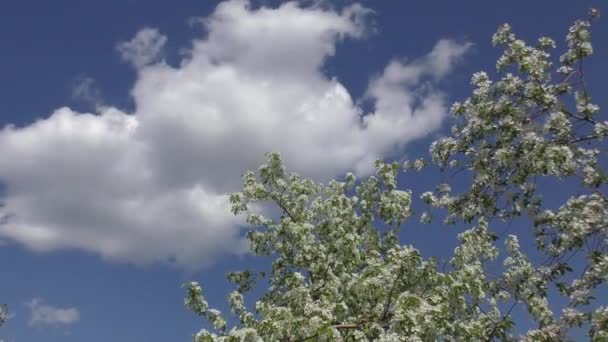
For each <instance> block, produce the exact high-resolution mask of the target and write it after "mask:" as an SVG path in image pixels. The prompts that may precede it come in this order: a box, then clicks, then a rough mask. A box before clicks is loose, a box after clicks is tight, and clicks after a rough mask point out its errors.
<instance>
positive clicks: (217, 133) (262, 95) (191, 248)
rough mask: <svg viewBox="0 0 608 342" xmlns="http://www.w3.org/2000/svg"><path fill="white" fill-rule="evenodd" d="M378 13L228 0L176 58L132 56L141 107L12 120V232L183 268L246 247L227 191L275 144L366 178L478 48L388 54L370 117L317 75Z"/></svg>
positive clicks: (41, 244) (429, 118) (6, 156)
mask: <svg viewBox="0 0 608 342" xmlns="http://www.w3.org/2000/svg"><path fill="white" fill-rule="evenodd" d="M367 12H368V11H367V10H366V9H364V8H362V7H360V6H357V5H355V6H350V7H348V8H346V9H344V10H342V11H341V12H335V11H331V10H324V9H321V8H318V7H314V8H302V7H300V5H298V4H297V3H292V2H291V3H286V4H283V5H281V6H280V7H278V8H251V7H250V5H249V4H248V2H246V1H238V0H235V1H228V2H223V3H221V4H220V5H219V6H218V7H217V9H216V10H215V12H214V13H213V14H212V15H211V16H210V17H208V18H205V19H204V20H203V21H202V22H203V23H204V25H205V26H206V29H207V34H206V36H205V37H204V38H200V39H196V40H194V41H193V44H192V48H191V50H190V51H189V53H188V56H187V57H185V58H184V59H183V60H182V62H181V64H180V65H179V66H178V67H172V66H169V65H166V64H165V63H163V62H157V63H153V64H149V63H150V62H151V61H153V60H156V59H154V58H153V59H145V58H144V59H143V60H145V62H141V63H140V62H135V61H134V62H133V63H134V64H136V65H137V66H138V68H139V69H138V72H139V76H138V80H137V82H136V84H135V86H134V88H133V91H132V94H133V96H134V100H135V103H136V110H135V112H134V113H123V112H121V111H119V110H117V109H114V108H104V109H101V110H100V111H101V112H100V113H98V114H97V115H94V114H86V113H76V112H74V111H73V110H71V109H69V108H61V109H58V110H56V111H55V112H54V113H53V114H52V115H51V116H50V117H49V118H47V119H44V120H40V121H38V122H35V123H33V124H31V125H29V126H26V127H23V128H15V127H7V128H5V129H4V130H2V131H0V155H2V156H3V158H1V159H0V179H1V180H3V181H4V182H5V183H6V185H7V187H8V195H7V196H6V198H5V206H4V207H3V208H0V216H2V215H10V216H9V217H8V218H7V222H6V223H5V224H4V225H1V226H0V237H4V238H9V239H12V240H15V241H18V242H20V243H22V244H24V245H26V246H28V247H29V248H31V249H34V250H37V251H48V250H54V249H58V248H78V249H82V250H87V251H92V252H96V253H99V254H100V255H102V256H103V257H106V258H110V259H114V260H124V261H128V262H134V263H151V262H158V261H160V262H166V261H168V260H173V261H175V262H176V263H177V264H179V265H181V266H183V267H192V266H200V265H205V264H208V263H211V262H213V261H214V260H217V258H218V257H220V256H221V255H223V254H225V253H228V252H233V253H235V252H241V251H242V247H243V244H242V243H241V242H239V241H240V240H239V238H238V236H239V228H238V226H239V224H240V223H242V221H241V218H236V217H233V216H232V215H231V214H230V212H229V209H228V203H227V197H226V194H227V193H228V192H231V191H236V190H238V188H239V184H240V175H241V174H242V173H243V172H244V171H245V170H246V169H251V168H256V167H257V166H258V165H259V163H260V162H261V161H262V160H263V155H264V153H266V152H269V151H279V152H281V153H282V154H283V156H284V158H285V159H286V162H287V164H288V167H289V168H290V169H293V170H295V171H298V172H300V173H303V174H305V175H307V176H311V177H315V178H317V179H327V178H329V177H331V176H334V175H337V174H341V173H343V172H346V171H348V170H353V169H354V170H355V171H357V172H358V173H360V174H365V173H368V172H370V171H371V168H372V166H373V160H375V159H377V158H382V157H383V156H387V155H389V154H391V153H394V152H396V151H399V150H400V149H402V148H403V146H405V144H407V143H408V142H410V141H411V140H412V139H416V138H420V137H422V136H424V135H426V134H428V133H429V132H431V131H433V130H435V129H437V128H438V127H439V125H440V124H441V121H442V119H443V117H444V115H445V113H446V109H445V103H444V97H443V95H442V93H441V92H439V91H438V90H436V89H435V88H434V86H433V84H434V83H435V81H436V80H438V79H440V78H442V77H444V76H445V75H447V74H448V73H449V71H450V70H451V69H452V67H453V65H454V63H455V61H457V60H458V59H459V58H460V57H461V56H462V55H463V54H464V52H465V51H466V50H467V48H468V44H457V43H454V42H452V41H448V40H442V41H440V42H438V43H437V45H436V46H435V48H434V49H433V50H432V51H431V52H430V53H429V54H427V55H426V56H423V57H421V58H418V59H414V60H412V61H411V62H409V63H408V62H404V61H393V62H391V63H390V64H389V65H388V66H387V67H386V69H385V70H384V72H383V73H382V74H380V75H379V76H378V77H377V78H375V79H373V80H372V81H371V82H370V85H369V89H368V92H367V97H368V98H369V99H370V100H371V101H373V103H374V107H375V108H374V110H373V111H372V112H371V113H365V112H363V110H362V109H361V108H360V107H359V106H357V105H356V104H355V103H354V101H353V99H352V98H351V96H350V94H349V92H348V90H347V89H346V88H345V86H344V85H343V84H341V83H340V82H339V81H337V80H336V79H334V78H331V77H329V76H327V75H325V74H323V73H322V72H321V71H320V69H321V67H322V66H323V64H324V62H325V60H326V59H327V58H329V57H331V56H332V55H333V54H334V53H335V52H336V51H335V48H336V43H337V42H338V41H339V40H341V39H345V38H360V37H362V35H363V34H364V33H365V30H366V26H365V25H364V22H365V21H364V20H363V18H364V16H365V15H366V13H367ZM147 30H148V29H147ZM147 32H149V31H147ZM156 32H157V31H156ZM157 34H158V33H157ZM146 35H149V33H148V34H146ZM137 37H140V38H137ZM141 37H142V34H141V32H140V33H138V35H137V36H136V38H135V39H134V41H137V40H143V41H145V40H146V39H144V38H141ZM132 42H133V41H132ZM163 43H164V41H163ZM138 44H139V43H138ZM138 44H134V45H135V46H140V45H138ZM144 45H146V44H141V46H144ZM152 45H154V44H152ZM160 45H161V46H162V44H160ZM135 50H137V51H140V52H141V51H144V50H146V49H144V48H142V49H139V50H138V49H135ZM152 50H154V49H152ZM134 55H137V56H139V53H138V54H134ZM141 55H146V56H148V55H150V54H148V53H141ZM151 55H154V56H156V53H151ZM135 59H137V58H135Z"/></svg>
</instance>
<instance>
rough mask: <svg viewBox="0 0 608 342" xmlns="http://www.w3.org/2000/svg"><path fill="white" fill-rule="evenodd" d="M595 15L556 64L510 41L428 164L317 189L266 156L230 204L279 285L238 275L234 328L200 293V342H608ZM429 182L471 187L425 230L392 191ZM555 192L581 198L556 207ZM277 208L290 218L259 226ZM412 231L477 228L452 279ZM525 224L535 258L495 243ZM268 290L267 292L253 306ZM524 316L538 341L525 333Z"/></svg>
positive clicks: (444, 192) (435, 212)
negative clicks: (583, 337)
mask: <svg viewBox="0 0 608 342" xmlns="http://www.w3.org/2000/svg"><path fill="white" fill-rule="evenodd" d="M598 15H599V12H597V10H591V12H590V14H589V18H588V19H587V20H578V21H576V22H575V23H574V24H573V25H572V26H571V27H570V28H569V30H568V33H567V36H566V49H565V52H563V54H561V56H560V57H559V59H555V60H554V59H553V58H552V53H553V50H554V49H555V48H556V42H555V41H554V40H553V39H551V38H548V37H542V38H540V39H538V41H537V42H536V43H534V44H528V43H526V42H525V41H523V40H521V39H518V38H517V37H516V35H515V34H514V33H513V31H512V29H511V27H510V26H509V25H508V24H505V25H502V26H500V28H499V29H498V31H497V32H496V34H494V36H493V37H492V43H493V44H494V45H495V46H498V47H500V48H502V49H503V53H502V55H501V56H500V58H499V59H498V61H497V64H496V68H497V70H496V72H494V73H486V72H478V73H475V74H474V75H473V77H472V79H471V83H472V86H473V88H474V89H473V91H472V95H471V96H470V97H469V98H467V99H466V100H464V101H462V102H457V103H455V104H454V105H453V107H452V114H453V116H454V122H455V124H454V126H453V127H452V130H451V134H450V135H449V136H446V137H443V138H440V139H438V140H436V141H435V142H433V143H432V144H431V146H430V158H429V161H427V160H425V159H417V160H414V161H408V162H406V163H405V164H404V165H399V164H397V163H384V162H381V161H377V162H376V174H375V175H373V176H369V177H365V178H362V179H356V178H355V176H354V175H353V174H352V173H348V174H346V175H345V177H344V178H341V179H340V180H333V181H330V182H329V183H328V184H320V183H317V182H315V181H313V180H310V179H305V178H302V177H300V176H298V175H297V174H294V173H289V172H287V171H286V168H285V166H284V165H283V162H282V160H281V157H280V155H279V154H277V153H272V154H269V155H268V158H267V162H266V163H265V164H264V165H262V166H261V167H260V168H259V170H258V172H257V173H254V172H252V171H248V172H247V173H246V174H245V175H244V176H243V188H242V191H241V192H240V193H235V194H232V195H231V197H230V201H231V204H232V211H233V212H234V213H235V214H240V213H246V214H247V222H248V223H249V224H250V225H252V226H254V227H255V228H254V229H252V230H251V231H250V232H249V233H248V234H247V237H248V239H249V241H250V243H251V251H252V253H253V254H255V255H258V256H270V257H271V258H272V270H271V271H270V272H268V274H265V273H263V272H259V271H254V270H249V271H239V272H233V273H230V274H229V275H228V279H229V280H230V281H231V282H232V283H234V285H235V289H234V291H233V292H231V293H230V294H229V296H228V298H229V303H230V306H231V310H232V314H234V315H235V316H236V318H235V321H236V323H235V325H234V326H231V327H229V326H228V324H227V319H226V318H225V317H224V315H223V314H222V313H221V312H220V311H218V310H216V309H211V308H209V305H208V303H207V301H206V299H205V298H204V295H203V289H202V286H201V285H199V284H198V283H196V282H192V283H189V284H187V286H186V287H187V291H188V295H187V297H186V300H185V304H186V306H187V307H188V308H189V309H191V310H193V311H194V312H195V313H197V314H198V315H201V316H203V317H204V318H206V319H207V320H208V321H209V324H208V326H207V328H206V329H203V330H201V331H200V332H198V333H197V334H196V335H195V341H216V340H218V341H314V340H322V341H325V340H332V341H334V340H335V341H358V340H370V339H371V340H380V341H402V340H408V341H430V340H445V341H458V340H468V341H489V340H516V339H519V338H523V339H524V340H530V341H555V340H564V339H566V338H567V336H568V334H569V333H570V332H571V330H573V329H577V328H581V329H584V330H585V331H586V332H587V334H588V336H589V338H590V339H592V340H594V341H606V340H608V303H607V302H606V299H605V298H603V300H602V299H601V298H600V299H596V298H594V293H595V292H597V291H600V290H601V287H605V284H606V281H607V280H608V254H607V249H608V198H607V197H606V189H607V188H608V185H607V183H608V176H607V175H606V172H605V166H606V152H607V150H606V145H605V141H604V140H602V139H603V138H604V137H605V136H606V135H608V121H606V120H605V119H604V121H602V119H601V118H600V115H599V107H598V106H597V105H595V104H594V103H593V102H592V100H591V94H590V90H589V89H588V86H587V83H586V82H585V78H584V76H585V75H584V72H585V69H584V61H585V60H586V59H587V58H588V57H589V56H591V55H592V53H593V49H592V45H591V38H590V25H591V21H592V19H594V18H595V17H597V16H598ZM490 74H492V75H494V76H490ZM427 164H428V165H427ZM424 167H437V168H439V169H440V170H441V171H442V172H443V173H454V172H458V173H464V174H468V177H463V178H462V179H466V184H464V185H463V184H460V186H459V188H462V189H458V190H456V187H454V184H449V183H447V182H445V183H440V184H438V186H437V188H436V189H433V190H432V191H428V192H425V193H423V194H422V195H421V196H420V197H421V200H422V201H423V202H425V203H426V204H427V205H428V210H427V211H425V212H423V213H421V215H418V214H416V215H414V213H413V210H412V201H413V200H414V198H413V195H412V191H410V190H405V189H400V188H399V186H398V184H397V178H398V175H399V174H400V172H403V171H404V170H405V172H407V174H406V175H407V176H409V177H416V174H415V172H414V171H417V170H420V169H422V168H424ZM546 182H558V183H563V184H568V185H569V186H568V187H565V188H566V189H567V191H570V190H568V189H570V188H572V190H571V191H570V192H569V194H568V196H567V198H565V199H564V201H563V202H562V203H561V204H559V205H558V206H554V205H548V204H546V201H545V198H543V196H542V195H543V193H546V191H547V186H546V184H547V183H546ZM453 188H454V189H453ZM565 191H566V190H565ZM267 202H271V203H273V204H274V205H275V206H277V207H278V209H280V211H281V213H282V216H281V217H280V218H272V217H267V216H264V215H262V211H260V210H259V208H260V206H259V205H258V204H263V203H267ZM269 216H272V215H269ZM412 217H420V221H421V224H422V223H425V224H443V225H461V226H463V227H466V229H464V230H463V231H462V232H461V233H460V234H459V235H458V239H459V241H460V244H459V246H457V247H456V248H455V249H454V252H453V255H452V257H451V260H450V261H449V264H448V265H443V266H441V265H440V264H439V263H438V261H437V259H435V258H432V257H429V258H427V257H424V256H423V255H422V254H421V252H420V251H419V250H418V249H416V248H415V247H414V246H411V245H407V244H404V243H403V241H401V240H403V239H400V235H399V230H400V228H401V227H402V226H403V225H404V224H412V225H413V224H418V223H417V222H416V221H413V220H412V219H411V218H412ZM514 219H516V220H517V222H518V224H523V222H525V223H526V225H527V226H526V227H527V229H529V231H530V232H531V234H530V236H531V237H533V238H534V239H535V245H536V250H535V251H533V252H534V253H526V252H525V251H523V250H522V248H520V243H519V242H518V236H517V235H515V234H502V233H500V232H499V231H498V230H499V229H498V227H504V226H505V225H506V224H508V222H509V221H511V220H514ZM446 234H447V232H446ZM405 242H407V241H405ZM497 264H498V265H499V267H498V269H499V271H498V274H496V273H495V270H496V269H497V267H496V265H497ZM490 266H492V270H493V272H490V268H491V267H490ZM260 279H264V282H267V283H268V284H269V288H268V289H267V291H266V292H265V293H264V294H263V295H262V296H261V297H260V298H259V299H258V300H257V301H256V302H255V303H250V304H249V305H248V304H246V303H245V296H246V295H247V294H248V292H250V290H251V289H253V288H254V287H255V286H256V281H258V280H260ZM604 290H605V289H604ZM517 306H522V307H524V308H526V309H527V312H528V313H529V316H530V318H531V319H532V320H533V321H534V322H535V324H534V327H533V328H532V329H527V328H526V329H525V330H523V331H522V328H518V327H517V325H516V319H515V317H513V314H512V312H513V310H514V308H515V307H517Z"/></svg>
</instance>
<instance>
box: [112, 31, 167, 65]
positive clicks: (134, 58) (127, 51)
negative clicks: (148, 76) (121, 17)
mask: <svg viewBox="0 0 608 342" xmlns="http://www.w3.org/2000/svg"><path fill="white" fill-rule="evenodd" d="M166 43H167V37H166V36H164V35H162V34H161V33H160V32H159V31H158V30H157V29H155V28H150V27H146V28H144V29H142V30H140V31H139V32H137V34H136V35H135V37H133V39H131V40H130V41H128V42H122V43H119V44H118V45H116V50H118V52H119V53H120V57H121V58H122V59H123V60H124V61H126V62H129V63H131V64H133V66H135V67H136V68H142V67H144V66H146V65H148V64H152V63H154V62H156V61H158V59H160V57H161V56H162V52H163V48H164V47H165V44H166Z"/></svg>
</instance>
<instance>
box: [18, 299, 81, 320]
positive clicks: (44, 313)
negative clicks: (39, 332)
mask: <svg viewBox="0 0 608 342" xmlns="http://www.w3.org/2000/svg"><path fill="white" fill-rule="evenodd" d="M26 305H27V306H28V307H29V308H30V312H31V317H30V321H29V325H31V326H41V325H70V324H74V323H76V322H78V321H79V320H80V312H79V311H78V309H77V308H57V307H53V306H50V305H47V304H45V302H44V300H43V299H40V298H34V299H32V300H31V301H29V302H28V303H26Z"/></svg>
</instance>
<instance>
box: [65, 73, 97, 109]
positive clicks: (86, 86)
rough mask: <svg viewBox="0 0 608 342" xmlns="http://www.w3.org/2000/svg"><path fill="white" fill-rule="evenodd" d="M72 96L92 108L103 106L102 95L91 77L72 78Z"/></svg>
mask: <svg viewBox="0 0 608 342" xmlns="http://www.w3.org/2000/svg"><path fill="white" fill-rule="evenodd" d="M72 98H73V99H75V100H80V101H83V102H85V103H87V104H89V105H92V106H93V107H94V108H99V107H101V106H103V103H104V101H103V96H102V94H101V89H100V88H99V86H98V85H97V82H96V81H95V80H94V79H92V78H91V77H86V76H80V77H77V78H76V79H74V82H73V87H72Z"/></svg>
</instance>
